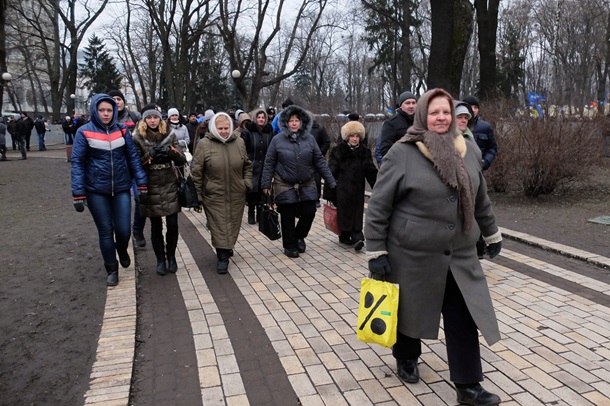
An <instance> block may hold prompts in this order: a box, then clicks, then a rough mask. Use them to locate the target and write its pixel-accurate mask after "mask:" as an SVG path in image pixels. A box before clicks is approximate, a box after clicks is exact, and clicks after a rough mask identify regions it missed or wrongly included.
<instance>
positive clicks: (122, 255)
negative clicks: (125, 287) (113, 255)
mask: <svg viewBox="0 0 610 406" xmlns="http://www.w3.org/2000/svg"><path fill="white" fill-rule="evenodd" d="M116 251H117V254H119V262H120V263H121V266H122V267H123V268H129V265H131V258H129V253H128V252H127V250H126V249H125V250H120V249H117V250H116Z"/></svg>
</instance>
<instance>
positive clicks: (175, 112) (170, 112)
mask: <svg viewBox="0 0 610 406" xmlns="http://www.w3.org/2000/svg"><path fill="white" fill-rule="evenodd" d="M173 115H176V116H178V117H180V112H179V111H178V109H177V108H175V107H172V108H171V109H169V110H167V116H168V117H171V116H173Z"/></svg>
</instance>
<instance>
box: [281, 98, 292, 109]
mask: <svg viewBox="0 0 610 406" xmlns="http://www.w3.org/2000/svg"><path fill="white" fill-rule="evenodd" d="M293 104H294V102H293V101H292V99H291V98H290V97H289V98H287V99H286V100H284V102H283V103H282V108H284V109H285V108H286V107H288V106H292V105H293Z"/></svg>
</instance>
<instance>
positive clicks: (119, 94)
mask: <svg viewBox="0 0 610 406" xmlns="http://www.w3.org/2000/svg"><path fill="white" fill-rule="evenodd" d="M107 94H108V96H110V97H115V96H119V97H120V98H121V99H123V103H125V96H123V93H121V91H120V90H111V91H109V92H108V93H107Z"/></svg>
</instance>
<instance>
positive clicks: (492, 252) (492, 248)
mask: <svg viewBox="0 0 610 406" xmlns="http://www.w3.org/2000/svg"><path fill="white" fill-rule="evenodd" d="M485 250H486V251H487V255H489V259H494V258H495V257H497V256H498V254H499V253H500V251H501V250H502V241H498V242H494V243H493V244H489V245H488V246H487V247H486V248H485Z"/></svg>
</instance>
